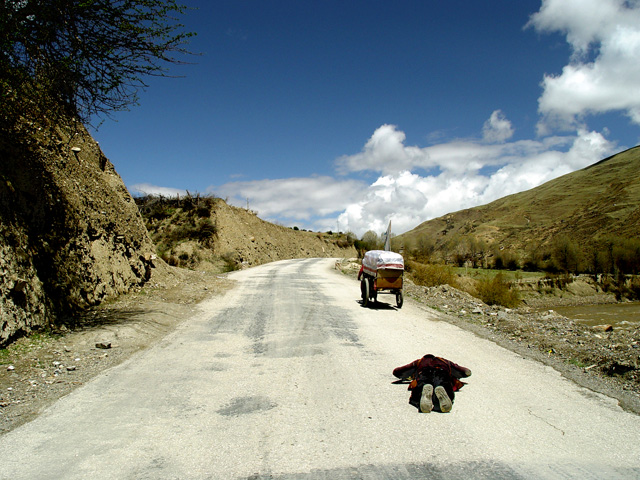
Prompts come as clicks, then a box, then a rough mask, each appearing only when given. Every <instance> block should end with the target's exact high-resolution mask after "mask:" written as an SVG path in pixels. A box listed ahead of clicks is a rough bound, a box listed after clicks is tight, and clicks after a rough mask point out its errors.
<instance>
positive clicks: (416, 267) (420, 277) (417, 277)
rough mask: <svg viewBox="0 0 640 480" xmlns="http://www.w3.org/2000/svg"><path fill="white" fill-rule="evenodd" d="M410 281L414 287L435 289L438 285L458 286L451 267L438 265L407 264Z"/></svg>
mask: <svg viewBox="0 0 640 480" xmlns="http://www.w3.org/2000/svg"><path fill="white" fill-rule="evenodd" d="M407 266H408V267H409V268H408V270H409V271H410V275H411V279H412V280H413V282H414V283H415V284H416V285H420V286H423V287H437V286H438V285H451V286H452V287H457V286H458V281H457V277H456V275H455V273H453V270H452V269H451V267H448V266H446V265H438V264H427V265H425V264H422V263H417V262H409V263H408V264H407Z"/></svg>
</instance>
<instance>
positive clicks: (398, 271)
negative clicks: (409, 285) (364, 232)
mask: <svg viewBox="0 0 640 480" xmlns="http://www.w3.org/2000/svg"><path fill="white" fill-rule="evenodd" d="M403 273H404V258H402V255H400V254H399V253H395V252H389V251H386V250H370V251H368V252H366V253H365V254H364V258H363V259H362V268H361V270H360V275H358V277H359V278H361V280H360V291H361V293H362V305H363V306H365V307H366V306H368V305H369V303H370V302H373V303H375V302H376V301H377V299H378V293H388V294H392V295H395V296H396V305H397V307H398V308H402V303H403V298H402V277H403Z"/></svg>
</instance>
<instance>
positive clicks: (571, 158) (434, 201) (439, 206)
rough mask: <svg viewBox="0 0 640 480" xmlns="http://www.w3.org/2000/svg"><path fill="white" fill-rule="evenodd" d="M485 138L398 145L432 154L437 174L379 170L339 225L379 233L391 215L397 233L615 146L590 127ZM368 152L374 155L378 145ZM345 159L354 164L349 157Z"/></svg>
mask: <svg viewBox="0 0 640 480" xmlns="http://www.w3.org/2000/svg"><path fill="white" fill-rule="evenodd" d="M505 120H506V119H505ZM485 125H486V124H485ZM398 133H401V132H398ZM402 138H403V139H404V136H403V137H402ZM499 138H500V137H497V139H499ZM502 138H504V137H502ZM484 142H486V140H483V141H480V140H477V141H471V140H468V141H454V142H450V143H444V144H440V145H435V146H431V147H425V148H422V149H418V150H419V151H420V152H419V153H420V154H419V155H416V147H404V145H403V144H402V143H400V144H399V145H398V146H397V148H398V149H399V150H402V148H411V150H412V155H414V157H415V158H428V159H429V161H430V163H431V164H432V165H433V166H434V167H437V172H438V173H436V174H433V175H419V174H418V173H415V172H411V168H409V169H407V170H404V171H402V172H396V173H391V174H385V173H384V169H380V170H379V171H380V172H381V173H382V175H381V176H380V177H379V178H378V179H377V181H376V182H374V183H373V184H372V185H371V186H369V188H367V189H366V191H364V192H363V195H362V197H361V198H359V199H358V200H357V201H356V202H354V203H351V204H350V205H348V206H347V207H346V208H345V209H344V211H343V212H342V213H341V214H340V216H339V224H340V225H343V226H346V228H347V229H349V230H352V231H354V232H356V233H357V234H360V235H361V234H362V233H364V232H365V231H367V230H374V231H376V232H377V233H381V232H382V231H384V229H385V228H386V225H387V224H388V222H389V220H390V219H391V220H392V221H393V226H394V232H395V233H402V232H404V231H406V230H409V229H411V228H414V227H416V226H417V225H419V224H420V223H421V222H424V221H426V220H428V219H431V218H436V217H439V216H441V215H444V214H446V213H449V212H453V211H457V210H461V209H464V208H470V207H473V206H477V205H482V204H486V203H489V202H491V201H493V200H496V199H498V198H501V197H504V196H506V195H510V194H512V193H517V192H521V191H524V190H528V189H530V188H533V187H536V186H538V185H540V184H542V183H544V182H546V181H549V180H551V179H553V178H556V177H558V176H561V175H564V174H566V173H570V172H572V171H575V170H576V169H580V168H583V167H586V166H588V165H591V164H592V163H594V162H596V161H598V160H601V159H602V158H604V157H606V156H607V155H610V154H612V153H613V152H614V149H615V145H614V144H612V143H611V142H609V141H608V140H607V139H606V138H605V137H604V136H603V135H602V134H601V133H598V132H592V131H587V130H579V131H578V132H577V134H576V135H574V136H563V137H548V138H545V139H543V140H538V141H532V140H526V141H516V142H510V143H501V144H497V145H487V144H486V143H484ZM363 152H364V150H363ZM367 153H368V154H369V155H371V156H372V157H376V152H375V151H374V150H370V151H367ZM362 155H363V153H362V152H361V153H359V154H356V155H354V157H358V158H361V157H362ZM341 161H342V162H343V163H342V164H343V165H346V164H350V161H351V158H348V157H343V158H342V159H341ZM369 165H371V168H372V169H373V168H374V166H373V165H372V164H371V163H369ZM419 165H420V166H421V165H422V163H421V162H419ZM485 167H492V168H491V169H490V170H491V171H492V173H489V174H483V173H482V172H481V170H483V169H484V168H485ZM378 168H380V167H378Z"/></svg>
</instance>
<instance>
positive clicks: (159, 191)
mask: <svg viewBox="0 0 640 480" xmlns="http://www.w3.org/2000/svg"><path fill="white" fill-rule="evenodd" d="M129 191H130V192H131V194H132V195H161V196H163V197H175V196H177V195H186V194H187V191H186V190H183V189H180V188H171V187H159V186H157V185H151V184H150V183H136V184H135V185H131V186H129Z"/></svg>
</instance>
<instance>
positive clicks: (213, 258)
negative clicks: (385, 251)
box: [137, 197, 356, 270]
mask: <svg viewBox="0 0 640 480" xmlns="http://www.w3.org/2000/svg"><path fill="white" fill-rule="evenodd" d="M137 202H138V204H139V207H140V210H141V212H142V214H143V216H144V218H145V221H146V225H147V228H148V229H149V232H150V233H151V236H152V238H153V240H154V241H155V243H156V246H157V247H158V254H159V256H161V257H162V258H163V259H165V260H166V261H167V262H169V263H170V264H172V265H179V266H185V267H189V268H194V269H203V270H208V269H212V270H216V269H221V268H225V267H227V268H243V267H249V266H255V265H260V264H263V263H267V262H273V261H276V260H285V259H291V258H309V257H351V256H355V255H356V251H355V249H354V247H353V242H351V243H350V242H349V241H348V240H347V237H346V235H343V234H335V233H320V232H306V231H300V230H294V229H291V228H287V227H283V226H281V225H275V224H273V223H270V222H267V221H265V220H262V219H260V218H259V217H258V216H257V214H256V213H255V212H253V211H250V210H247V209H245V208H239V207H234V206H231V205H229V204H227V203H226V202H225V201H224V200H222V199H220V198H215V197H204V198H200V197H188V198H183V199H162V198H153V197H150V198H141V199H137Z"/></svg>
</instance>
